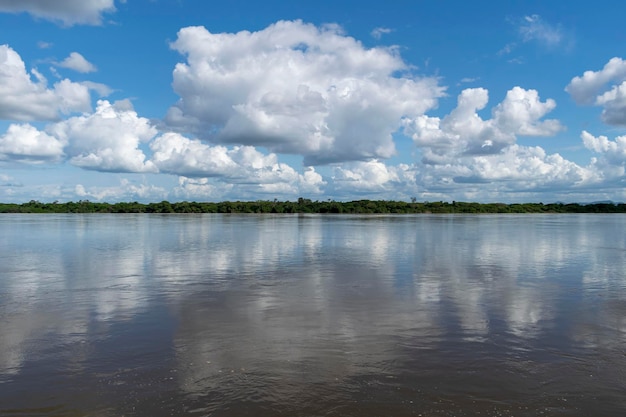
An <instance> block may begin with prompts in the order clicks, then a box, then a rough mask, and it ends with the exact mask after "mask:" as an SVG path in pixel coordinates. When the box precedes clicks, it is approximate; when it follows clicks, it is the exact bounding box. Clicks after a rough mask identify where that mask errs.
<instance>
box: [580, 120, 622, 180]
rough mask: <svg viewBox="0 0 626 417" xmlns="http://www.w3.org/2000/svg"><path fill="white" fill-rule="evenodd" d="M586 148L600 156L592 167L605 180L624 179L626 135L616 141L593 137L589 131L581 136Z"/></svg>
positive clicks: (594, 160) (593, 162) (593, 161)
mask: <svg viewBox="0 0 626 417" xmlns="http://www.w3.org/2000/svg"><path fill="white" fill-rule="evenodd" d="M580 137H581V139H582V140H583V144H584V145H585V147H586V148H587V149H589V150H591V151H593V152H595V153H596V154H598V155H599V157H597V158H593V159H592V165H593V166H594V167H595V168H596V170H597V171H598V172H599V173H601V175H602V176H603V177H604V178H616V177H619V178H623V176H624V174H625V172H626V171H625V168H626V135H624V136H618V137H616V138H615V140H614V141H611V140H609V138H608V137H606V136H593V135H592V134H591V133H589V132H587V131H583V132H582V133H581V135H580Z"/></svg>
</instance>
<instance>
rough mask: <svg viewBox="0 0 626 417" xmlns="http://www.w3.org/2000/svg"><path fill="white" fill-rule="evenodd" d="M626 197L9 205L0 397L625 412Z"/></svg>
mask: <svg viewBox="0 0 626 417" xmlns="http://www.w3.org/2000/svg"><path fill="white" fill-rule="evenodd" d="M625 271H626V216H621V215H521V216H517V215H505V216H498V215H493V216H492V215H483V216H458V215H457V216H435V215H421V216H402V217H399V216H396V217H394V216H386V217H385V216H362V217H358V216H354V217H351V216H238V215H198V216H195V215H163V216H158V215H154V216H152V215H111V216H108V215H93V216H89V215H68V216H65V215H3V216H0V416H98V417H99V416H122V415H124V416H169V415H174V416H186V415H189V416H383V415H384V416H411V415H416V416H418V415H422V416H476V415H481V416H538V415H547V416H589V415H595V416H617V415H625V414H626V272H625Z"/></svg>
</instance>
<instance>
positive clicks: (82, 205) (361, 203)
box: [0, 198, 626, 214]
mask: <svg viewBox="0 0 626 417" xmlns="http://www.w3.org/2000/svg"><path fill="white" fill-rule="evenodd" d="M412 200H415V199H412ZM0 213H344V214H411V213H442V214H447V213H626V204H624V203H619V204H615V203H593V204H577V203H571V204H563V203H552V204H543V203H524V204H502V203H488V204H481V203H464V202H458V201H453V202H451V203H448V202H445V201H437V202H416V201H412V202H410V203H407V202H404V201H384V200H358V201H348V202H339V201H332V200H328V201H311V200H309V199H305V198H299V199H298V201H293V202H292V201H277V200H274V201H223V202H220V203H199V202H195V201H191V202H190V201H182V202H176V203H170V202H169V201H161V202H160V203H147V204H143V203H138V202H131V203H113V204H111V203H94V202H91V201H87V200H80V201H78V202H73V201H70V202H67V203H58V202H54V203H41V202H39V201H35V200H31V201H29V202H28V203H24V204H3V203H0Z"/></svg>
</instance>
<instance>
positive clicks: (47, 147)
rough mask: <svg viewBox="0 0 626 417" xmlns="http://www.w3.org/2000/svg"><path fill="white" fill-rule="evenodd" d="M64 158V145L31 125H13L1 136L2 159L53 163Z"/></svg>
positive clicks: (0, 149)
mask: <svg viewBox="0 0 626 417" xmlns="http://www.w3.org/2000/svg"><path fill="white" fill-rule="evenodd" d="M62 156H63V143H62V142H61V141H59V140H58V139H57V138H55V137H52V136H50V135H48V134H46V133H44V132H40V131H39V130H37V128H35V127H33V126H31V125H29V124H22V125H17V124H12V125H10V126H9V128H8V130H7V132H6V133H5V134H4V135H2V136H0V159H14V160H19V161H32V162H37V161H51V160H57V159H60V158H61V157H62Z"/></svg>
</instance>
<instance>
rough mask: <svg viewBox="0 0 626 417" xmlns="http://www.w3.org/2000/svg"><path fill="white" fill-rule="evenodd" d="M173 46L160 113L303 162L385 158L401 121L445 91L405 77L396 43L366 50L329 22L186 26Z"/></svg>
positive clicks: (205, 134) (223, 139)
mask: <svg viewBox="0 0 626 417" xmlns="http://www.w3.org/2000/svg"><path fill="white" fill-rule="evenodd" d="M171 46H172V48H173V49H175V50H176V51H178V52H180V53H181V54H184V55H185V56H186V57H187V62H186V63H179V64H177V65H176V68H175V70H174V73H173V88H174V90H175V91H176V93H177V94H178V95H179V96H180V97H181V98H180V100H179V102H178V103H177V104H176V105H175V106H173V107H172V108H170V110H169V112H168V115H167V117H166V121H167V122H168V123H169V124H170V125H171V126H178V127H179V128H181V129H184V130H188V131H192V132H194V133H196V134H197V135H199V136H200V137H202V138H203V139H209V140H211V141H213V142H217V143H225V144H238V145H249V146H264V147H266V148H267V149H269V150H270V151H272V152H280V153H292V154H301V155H303V156H304V158H305V164H306V165H314V164H323V163H329V162H338V161H349V160H368V159H371V158H388V157H390V156H391V155H393V154H394V152H395V146H394V142H393V140H392V136H391V135H392V133H393V132H395V131H396V130H397V129H398V128H399V126H400V122H401V119H402V118H403V117H405V116H409V117H416V116H417V115H420V114H422V113H423V112H425V111H426V110H428V109H431V108H433V107H434V106H435V105H436V104H437V98H438V97H441V96H442V95H443V93H444V89H443V88H442V87H440V86H439V85H438V82H437V79H435V78H419V77H414V76H412V75H410V74H409V72H408V70H409V68H408V67H407V65H406V64H405V63H404V62H403V61H402V59H401V58H400V56H399V55H398V54H397V51H396V50H395V49H393V48H373V49H366V48H364V47H363V45H361V44H360V43H359V42H358V41H356V40H355V39H353V38H351V37H348V36H345V35H344V34H343V33H342V32H341V28H339V27H338V26H334V25H329V26H323V27H316V26H314V25H310V24H305V23H302V22H300V21H281V22H278V23H276V24H273V25H271V26H269V27H268V28H266V29H264V30H261V31H258V32H247V31H244V32H239V33H220V34H213V33H210V32H209V31H208V30H206V29H205V28H204V27H187V28H183V29H182V30H180V32H179V33H178V38H177V40H176V41H175V42H173V43H172V45H171ZM399 73H402V74H404V75H403V76H398V75H397V74H399Z"/></svg>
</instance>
